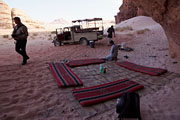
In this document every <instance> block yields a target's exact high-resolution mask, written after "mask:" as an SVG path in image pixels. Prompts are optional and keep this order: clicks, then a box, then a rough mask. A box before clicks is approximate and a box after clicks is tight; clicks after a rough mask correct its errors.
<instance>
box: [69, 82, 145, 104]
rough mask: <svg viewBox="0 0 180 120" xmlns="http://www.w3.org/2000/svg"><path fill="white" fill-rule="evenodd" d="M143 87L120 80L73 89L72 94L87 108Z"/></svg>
mask: <svg viewBox="0 0 180 120" xmlns="http://www.w3.org/2000/svg"><path fill="white" fill-rule="evenodd" d="M143 87H144V86H143V85H140V84H138V83H136V82H134V81H130V80H128V79H122V80H117V81H113V82H109V83H105V84H101V85H96V86H92V87H86V88H79V89H73V90H72V92H73V95H74V96H75V98H76V99H77V100H78V101H79V103H80V104H81V105H82V106H87V105H91V104H96V103H99V102H103V101H106V100H110V99H113V98H117V97H119V96H120V95H121V94H122V93H123V92H132V91H135V90H138V89H141V88H143Z"/></svg>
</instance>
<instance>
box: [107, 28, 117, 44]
mask: <svg viewBox="0 0 180 120" xmlns="http://www.w3.org/2000/svg"><path fill="white" fill-rule="evenodd" d="M107 33H108V35H107V42H108V45H110V41H112V40H113V37H115V30H114V27H113V26H111V27H110V28H108V30H107Z"/></svg>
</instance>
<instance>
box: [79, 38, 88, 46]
mask: <svg viewBox="0 0 180 120" xmlns="http://www.w3.org/2000/svg"><path fill="white" fill-rule="evenodd" d="M88 43H89V42H88V40H87V39H86V38H81V39H80V44H82V45H88Z"/></svg>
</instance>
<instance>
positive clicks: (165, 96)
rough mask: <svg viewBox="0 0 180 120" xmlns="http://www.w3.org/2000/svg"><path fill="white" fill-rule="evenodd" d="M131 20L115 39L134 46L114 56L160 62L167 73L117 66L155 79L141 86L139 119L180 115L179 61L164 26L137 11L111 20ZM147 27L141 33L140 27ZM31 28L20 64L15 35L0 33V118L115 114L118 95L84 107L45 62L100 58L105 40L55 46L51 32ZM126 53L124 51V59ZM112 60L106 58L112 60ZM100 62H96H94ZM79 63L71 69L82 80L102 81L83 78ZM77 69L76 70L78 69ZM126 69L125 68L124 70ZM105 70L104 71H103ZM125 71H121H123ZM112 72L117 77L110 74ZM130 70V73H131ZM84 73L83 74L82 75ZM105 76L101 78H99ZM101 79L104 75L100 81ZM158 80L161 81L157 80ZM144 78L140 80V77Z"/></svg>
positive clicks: (96, 119)
mask: <svg viewBox="0 0 180 120" xmlns="http://www.w3.org/2000/svg"><path fill="white" fill-rule="evenodd" d="M122 26H131V27H132V28H133V30H125V31H123V32H120V31H116V37H115V38H114V41H115V43H116V44H121V43H122V42H126V46H128V47H131V48H133V49H134V51H132V52H125V51H121V50H119V54H118V60H119V61H122V60H127V61H130V62H133V63H136V64H140V65H145V66H149V67H159V68H163V69H167V70H168V74H166V75H164V76H163V77H160V79H163V80H162V81H166V82H162V83H163V84H161V83H159V82H158V79H159V78H158V77H151V76H147V75H143V74H139V73H136V72H131V71H126V70H125V69H120V68H119V69H120V70H121V71H122V72H121V75H122V77H124V76H128V75H129V73H132V75H130V76H131V77H132V78H134V79H137V81H138V79H140V78H141V79H145V78H148V79H150V80H151V81H153V80H154V79H156V80H157V82H156V81H153V82H154V85H153V87H155V88H154V90H153V88H152V89H151V88H148V86H151V85H150V83H149V85H148V83H146V84H147V86H145V88H144V89H143V90H141V91H140V92H139V94H140V96H141V97H140V100H141V116H142V119H143V120H152V119H153V120H170V119H172V120H179V119H180V114H179V111H180V101H179V100H180V97H179V96H180V93H179V90H180V87H179V86H180V82H179V80H180V61H177V60H176V59H172V58H171V57H170V55H169V52H168V49H169V46H168V40H167V37H166V36H165V33H164V31H163V29H162V27H161V26H160V25H159V24H157V23H156V22H154V21H153V20H152V19H151V18H149V17H143V16H140V17H136V18H132V19H130V20H127V21H125V22H122V23H121V24H119V25H117V26H115V28H118V27H122ZM144 29H148V30H147V31H145V32H144V33H142V34H138V32H137V31H138V30H144ZM32 31H33V30H31V31H30V32H31V33H30V36H29V38H28V43H27V53H28V55H29V56H30V59H29V60H28V64H27V65H24V66H22V65H21V62H22V57H21V56H20V55H18V54H17V53H16V52H15V50H14V41H13V40H12V39H11V38H10V37H9V36H8V38H4V35H6V34H7V33H8V34H10V32H11V31H10V30H9V32H7V31H5V30H2V31H1V34H0V35H1V36H0V120H81V119H91V120H101V119H103V120H104V119H105V120H113V119H115V120H117V116H118V115H117V113H116V112H115V105H116V99H113V100H109V101H107V102H104V103H99V104H98V105H92V106H90V107H82V106H81V105H80V104H79V103H78V101H76V100H75V98H74V97H73V95H72V92H71V90H72V89H73V88H74V87H70V88H64V89H63V88H59V87H58V86H57V83H56V81H55V80H54V78H53V76H52V74H51V72H50V70H49V68H48V63H50V62H61V61H63V60H65V59H67V60H75V59H84V58H103V57H105V56H106V55H107V54H108V53H109V49H110V46H107V41H106V39H105V38H104V39H103V40H100V41H97V42H96V43H95V48H90V47H89V46H83V45H79V44H76V45H64V46H60V47H54V45H53V44H52V43H51V42H52V38H53V36H54V35H53V34H52V33H51V32H50V31H49V32H48V31H41V32H37V31H36V32H34V33H32ZM124 56H128V59H126V58H125V57H124ZM113 65H114V62H112V63H111V62H109V63H107V66H111V69H113V68H116V67H112V66H113ZM96 67H98V65H97V66H95V67H94V68H96ZM91 68H92V69H93V67H82V68H80V67H79V68H75V69H72V70H73V71H74V72H75V73H76V74H77V75H78V76H79V77H80V79H81V80H84V81H83V82H84V83H85V85H84V86H92V85H97V84H101V82H102V81H101V79H95V80H93V81H92V80H90V79H89V80H86V79H85V78H87V77H86V75H87V74H85V73H83V71H86V72H87V69H91ZM78 71H80V72H79V73H78ZM123 71H124V73H123ZM107 72H108V71H107ZM125 72H126V73H127V74H125ZM123 74H124V76H123ZM109 75H110V76H108V77H109V78H110V77H115V76H113V74H109ZM133 75H134V76H133ZM83 78H84V79H83ZM102 79H103V78H102ZM85 80H86V81H85ZM103 82H104V81H103ZM156 83H157V86H158V85H159V84H160V85H159V86H160V87H157V86H156ZM142 84H144V83H142Z"/></svg>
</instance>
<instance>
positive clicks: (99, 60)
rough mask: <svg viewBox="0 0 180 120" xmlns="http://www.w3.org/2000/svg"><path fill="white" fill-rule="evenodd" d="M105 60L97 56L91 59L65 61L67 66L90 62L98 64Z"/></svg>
mask: <svg viewBox="0 0 180 120" xmlns="http://www.w3.org/2000/svg"><path fill="white" fill-rule="evenodd" d="M104 62H105V60H103V59H99V58H92V59H82V60H72V61H69V62H68V63H67V65H68V66H69V67H79V66H84V65H90V64H100V63H104Z"/></svg>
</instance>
